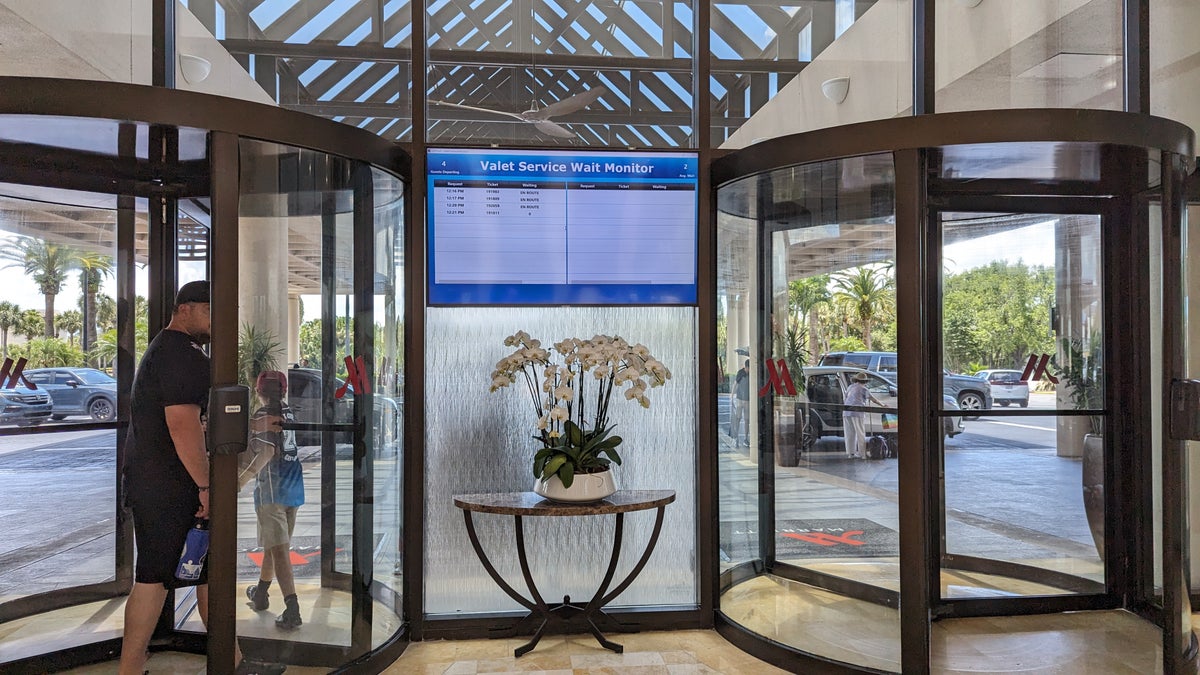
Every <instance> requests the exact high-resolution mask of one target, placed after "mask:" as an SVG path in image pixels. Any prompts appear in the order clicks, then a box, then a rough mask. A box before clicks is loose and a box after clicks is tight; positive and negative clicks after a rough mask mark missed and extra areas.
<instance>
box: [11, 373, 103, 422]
mask: <svg viewBox="0 0 1200 675" xmlns="http://www.w3.org/2000/svg"><path fill="white" fill-rule="evenodd" d="M25 377H26V378H28V379H29V381H30V382H32V383H34V384H35V385H37V387H38V389H44V390H46V392H47V393H49V394H50V398H51V400H52V401H53V403H54V411H53V413H52V414H51V419H55V420H61V419H63V418H65V417H67V416H68V415H87V416H88V417H91V418H92V419H93V420H96V421H97V422H108V421H111V420H114V419H116V417H117V381H116V380H115V379H113V377H112V376H111V375H109V374H108V373H105V372H104V371H102V370H96V369H95V368H34V369H32V370H26V371H25Z"/></svg>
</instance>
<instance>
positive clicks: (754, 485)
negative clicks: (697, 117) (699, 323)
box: [717, 178, 762, 573]
mask: <svg viewBox="0 0 1200 675" xmlns="http://www.w3.org/2000/svg"><path fill="white" fill-rule="evenodd" d="M757 192H758V190H757V183H756V182H755V179H749V178H748V179H743V180H741V181H739V182H738V183H737V184H735V185H730V186H725V187H723V188H722V189H721V190H719V191H718V192H717V251H718V253H717V372H718V373H719V379H718V384H717V392H718V398H717V428H718V430H719V432H720V433H719V435H718V439H719V441H720V449H719V452H720V458H721V459H720V483H719V484H718V488H717V489H718V494H719V504H720V517H719V518H720V522H721V527H720V528H719V531H718V536H719V540H718V542H717V545H718V548H719V551H720V553H719V555H720V561H719V564H720V569H721V572H722V573H724V572H726V571H727V570H729V569H732V568H733V567H736V566H738V565H741V564H743V563H750V562H754V561H761V558H762V556H761V554H760V552H759V546H760V545H761V544H760V539H761V536H760V535H761V533H760V528H759V527H758V525H757V522H756V521H757V520H758V506H759V499H760V496H761V492H762V490H761V488H760V487H759V478H758V467H757V466H756V464H755V462H754V461H753V459H754V455H753V453H751V452H750V451H749V450H748V449H747V448H748V447H749V446H750V444H751V443H754V446H755V447H757V445H758V444H757V439H758V413H757V410H758V405H757V399H756V397H753V396H750V391H752V390H753V391H757V390H758V387H757V383H758V379H759V375H758V369H756V368H750V367H749V364H750V363H751V357H752V356H753V357H754V358H755V360H758V351H759V346H758V339H757V334H758V326H757V325H755V323H754V319H753V316H754V307H755V306H756V304H757V298H758V287H759V283H758V279H759V277H758V275H757V274H756V273H755V271H754V270H755V269H757V265H758V247H757V245H756V244H755V242H756V241H757V237H756V236H755V234H756V232H757V231H758V227H757V221H756V220H755V218H754V214H755V212H754V211H753V210H752V206H751V205H753V204H755V203H756V197H755V196H756V195H757ZM739 389H740V390H741V391H742V395H741V397H740V398H739V396H738V391H739ZM735 411H736V412H735ZM739 523H742V525H739ZM745 523H751V524H752V526H747V525H744V524H745ZM735 541H736V542H737V543H736V545H735Z"/></svg>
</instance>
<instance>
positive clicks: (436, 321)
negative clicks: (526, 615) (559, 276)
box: [425, 307, 698, 614]
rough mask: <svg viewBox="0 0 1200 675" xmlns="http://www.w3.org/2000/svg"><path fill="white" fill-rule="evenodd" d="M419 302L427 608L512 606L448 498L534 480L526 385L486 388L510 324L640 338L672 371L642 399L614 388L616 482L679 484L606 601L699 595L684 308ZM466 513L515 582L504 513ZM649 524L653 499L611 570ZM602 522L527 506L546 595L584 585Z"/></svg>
mask: <svg viewBox="0 0 1200 675" xmlns="http://www.w3.org/2000/svg"><path fill="white" fill-rule="evenodd" d="M427 316H428V322H427V326H428V328H427V331H428V333H427V344H428V347H427V349H426V356H427V359H428V360H427V373H428V374H427V381H426V383H425V386H426V391H427V392H428V394H427V400H426V410H427V417H426V439H425V444H426V449H427V450H426V453H427V459H426V478H425V489H426V502H425V529H426V538H427V539H426V546H425V603H426V604H425V611H426V612H427V613H429V614H458V613H469V612H494V611H512V610H517V609H521V607H520V606H519V605H517V604H516V603H515V602H513V601H512V600H511V599H509V598H508V597H507V596H506V595H504V593H503V592H502V591H500V589H499V588H497V587H496V585H495V583H494V582H493V581H492V580H491V579H490V578H489V577H488V576H487V573H486V572H484V570H483V566H482V565H480V563H479V561H478V559H477V558H476V556H475V553H474V551H473V550H472V549H471V543H470V541H469V540H468V539H467V532H466V527H465V526H464V525H463V516H462V512H461V511H459V510H458V509H457V508H455V507H454V505H453V503H452V501H451V498H452V497H453V495H456V494H466V493H479V492H517V491H526V490H531V489H532V487H533V472H532V462H533V453H534V450H535V449H536V446H537V443H536V442H535V441H534V440H533V439H532V436H533V432H534V423H535V418H534V414H533V412H532V410H531V403H530V401H529V396H528V394H526V392H525V391H524V390H523V389H521V388H512V387H510V388H509V389H501V390H499V391H497V392H495V393H491V392H489V391H488V387H489V386H490V384H491V378H490V375H491V372H492V370H493V369H494V367H495V364H496V361H498V360H499V359H501V358H502V357H504V356H505V355H507V354H508V353H510V352H511V351H512V350H511V348H509V347H505V346H504V338H505V337H507V336H508V335H511V334H513V333H515V332H516V331H518V330H524V331H526V332H527V333H529V334H530V335H531V336H533V337H535V338H538V339H539V340H541V341H542V342H543V345H544V346H547V347H549V346H550V344H551V343H553V342H557V341H559V340H562V339H563V338H566V337H581V338H590V337H591V336H592V335H595V334H597V333H604V334H609V335H620V336H621V337H623V338H625V339H626V340H629V341H630V342H631V343H632V342H641V343H643V344H645V345H646V346H647V347H649V349H650V351H651V353H653V354H654V355H655V356H657V357H658V358H659V360H660V361H662V362H663V363H664V364H666V366H667V367H668V368H670V370H671V372H672V379H671V381H670V382H668V383H667V384H666V386H664V387H660V388H656V389H653V390H650V408H649V409H648V410H647V409H643V408H641V407H640V406H638V405H636V404H634V403H630V402H627V401H624V400H623V399H622V400H621V401H620V402H619V404H618V402H614V403H613V405H612V408H611V409H610V419H611V420H612V421H614V422H615V423H616V425H617V427H616V433H617V435H619V436H621V437H622V438H623V439H624V443H622V444H621V446H620V448H619V450H620V451H621V458H622V459H623V460H624V462H625V464H624V465H622V466H620V467H617V469H616V476H617V486H618V488H620V489H627V490H652V489H671V490H675V491H676V493H677V497H676V501H675V503H674V504H671V505H670V506H668V507H667V510H666V519H665V521H664V524H663V530H662V534H661V536H660V538H659V541H658V546H657V547H656V549H655V552H654V556H653V557H652V558H651V559H650V561H649V563H648V564H647V565H646V568H645V569H644V570H643V571H642V573H641V575H639V577H638V579H637V581H636V582H634V584H633V585H631V586H630V587H629V588H628V589H627V590H626V591H625V592H624V593H622V594H621V595H620V596H618V597H617V598H616V599H615V600H614V601H613V603H612V604H611V605H610V606H612V607H616V606H633V605H659V606H661V605H694V604H697V603H698V599H697V578H696V513H695V501H696V500H695V482H696V481H695V475H696V454H697V449H696V431H695V430H696V363H695V362H696V346H695V345H696V313H695V309H694V308H691V307H672V308H662V307H583V308H569V309H545V308H513V307H504V308H490V307H489V308H468V309H463V308H431V309H429V310H428V315H427ZM474 520H475V526H476V529H477V531H478V533H479V538H480V541H481V543H482V544H483V547H484V549H485V550H486V551H487V552H488V555H489V557H490V559H491V561H492V562H493V563H494V564H495V565H496V569H497V570H499V571H500V573H501V574H503V575H504V576H505V578H506V579H507V580H508V581H509V583H510V584H512V585H513V586H514V587H516V588H519V589H524V582H523V581H522V580H521V572H520V567H519V565H518V563H517V555H516V548H515V538H514V534H513V519H512V517H510V516H495V515H488V514H475V516H474ZM653 525H654V512H653V511H642V512H637V513H632V514H628V515H627V516H626V518H625V534H624V544H623V546H622V549H621V561H620V563H619V565H618V568H617V579H618V580H619V579H621V578H623V577H624V575H625V574H626V573H627V572H628V571H629V570H630V569H631V568H632V566H633V565H634V564H635V563H636V562H637V559H638V557H639V556H640V555H641V552H642V550H643V548H644V547H645V544H646V541H647V540H648V539H649V537H650V532H651V530H652V528H653ZM612 532H613V516H593V517H579V518H526V519H525V541H526V546H527V548H528V552H529V560H530V566H531V568H532V570H533V575H534V580H535V581H536V583H537V585H538V588H539V590H541V592H542V594H543V596H544V597H545V598H546V599H547V601H550V602H553V601H556V600H557V599H559V598H561V597H562V596H563V595H570V596H571V598H572V599H573V600H582V601H584V602H586V600H587V599H588V598H590V597H591V595H592V593H593V592H595V588H596V585H597V584H598V583H599V582H600V580H601V578H602V577H603V576H604V570H605V568H606V566H607V564H608V555H609V551H610V550H611V545H612Z"/></svg>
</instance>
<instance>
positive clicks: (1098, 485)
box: [1052, 334, 1104, 558]
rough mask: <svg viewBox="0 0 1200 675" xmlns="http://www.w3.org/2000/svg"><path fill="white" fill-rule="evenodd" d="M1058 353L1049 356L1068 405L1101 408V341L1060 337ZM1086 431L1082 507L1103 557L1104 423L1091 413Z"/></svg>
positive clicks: (1102, 383)
mask: <svg viewBox="0 0 1200 675" xmlns="http://www.w3.org/2000/svg"><path fill="white" fill-rule="evenodd" d="M1060 346H1061V349H1060V352H1059V354H1060V355H1061V356H1062V359H1061V362H1060V360H1059V358H1058V355H1056V356H1055V358H1054V359H1053V360H1052V364H1053V365H1054V367H1055V369H1056V370H1057V372H1058V381H1059V385H1060V386H1061V385H1066V387H1067V394H1068V396H1069V397H1070V400H1071V407H1072V408H1074V409H1075V410H1101V409H1103V408H1104V372H1103V368H1102V367H1101V354H1102V352H1101V345H1100V340H1099V337H1098V336H1097V335H1095V334H1093V335H1092V336H1090V337H1089V338H1088V339H1087V341H1086V342H1085V341H1084V340H1082V339H1079V338H1063V339H1062V341H1061V343H1060ZM1087 419H1088V423H1089V424H1088V429H1089V433H1087V434H1085V435H1084V437H1083V481H1082V482H1083V509H1084V513H1085V515H1086V516H1087V520H1088V527H1089V528H1090V529H1091V532H1092V541H1094V542H1095V544H1096V551H1097V552H1098V553H1099V554H1100V557H1101V558H1103V557H1104V435H1103V433H1104V428H1103V427H1104V424H1103V420H1102V419H1101V418H1100V417H1098V416H1096V415H1091V416H1089V417H1088V418H1087Z"/></svg>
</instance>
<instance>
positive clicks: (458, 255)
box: [427, 148, 699, 305]
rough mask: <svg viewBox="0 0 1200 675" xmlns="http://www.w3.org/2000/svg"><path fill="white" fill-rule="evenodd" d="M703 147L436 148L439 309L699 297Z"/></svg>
mask: <svg viewBox="0 0 1200 675" xmlns="http://www.w3.org/2000/svg"><path fill="white" fill-rule="evenodd" d="M698 165H699V160H698V158H697V156H696V154H695V153H663V152H633V151H628V152H623V151H573V150H500V149H487V150H482V149H461V148H434V149H430V150H429V154H428V165H427V171H428V182H427V185H428V199H429V209H428V219H427V227H428V241H429V304H431V305H492V304H497V305H624V304H629V305H691V304H695V303H696V235H697V214H696V209H697V202H696V190H697V168H698Z"/></svg>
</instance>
